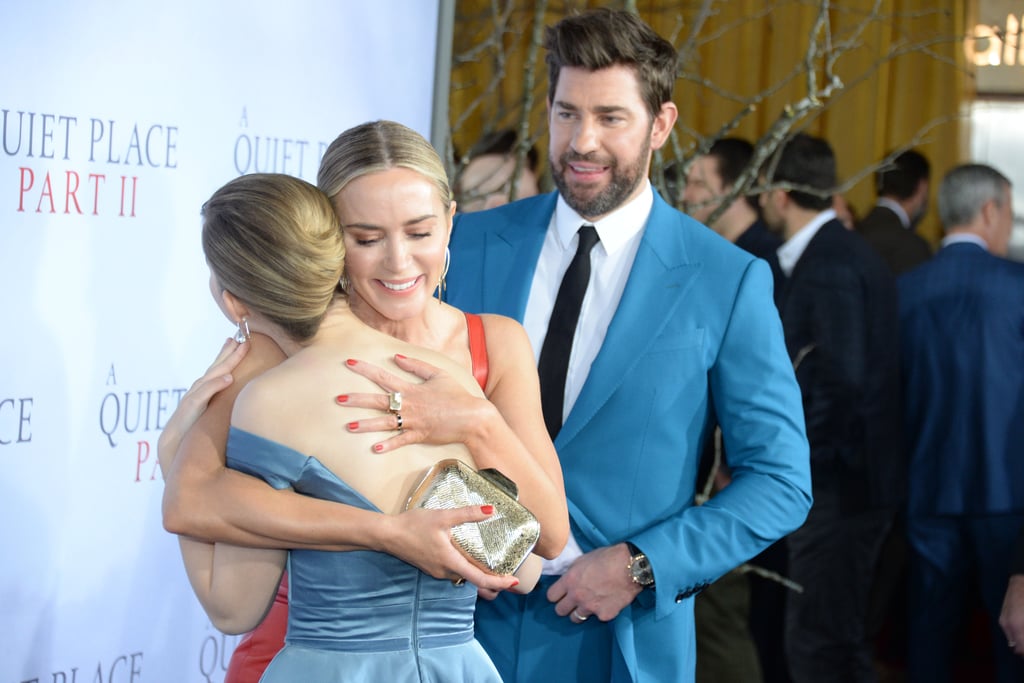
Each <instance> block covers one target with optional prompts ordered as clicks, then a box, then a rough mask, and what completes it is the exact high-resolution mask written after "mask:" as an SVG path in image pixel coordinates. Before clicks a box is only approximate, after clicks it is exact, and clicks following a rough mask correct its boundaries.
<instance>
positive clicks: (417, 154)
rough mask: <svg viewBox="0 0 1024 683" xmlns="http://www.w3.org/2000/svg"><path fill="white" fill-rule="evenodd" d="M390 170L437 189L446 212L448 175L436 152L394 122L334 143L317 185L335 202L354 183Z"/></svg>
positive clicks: (368, 126) (349, 133)
mask: <svg viewBox="0 0 1024 683" xmlns="http://www.w3.org/2000/svg"><path fill="white" fill-rule="evenodd" d="M392 168H407V169H409V170H412V171H415V172H417V173H419V174H420V175H422V176H423V177H424V178H426V179H427V180H429V181H430V182H432V183H433V184H434V186H435V187H436V188H437V194H438V197H440V199H441V203H442V205H443V206H444V208H445V210H448V208H449V207H450V206H451V203H452V189H451V186H450V185H449V184H448V174H447V173H446V172H445V169H444V164H443V163H442V162H441V157H439V156H438V154H437V151H436V150H434V148H433V147H432V146H431V144H430V143H429V142H427V140H426V138H424V137H423V136H422V135H420V134H419V133H417V132H416V131H414V130H413V129H412V128H409V127H408V126H403V125H402V124H400V123H395V122H394V121H371V122H369V123H364V124H361V125H358V126H355V127H353V128H349V129H348V130H346V131H345V132H344V133H342V134H341V135H339V136H338V137H337V138H335V139H334V142H332V143H331V144H330V146H329V147H328V148H327V151H325V152H324V156H323V159H322V160H321V161H320V172H319V174H318V175H317V185H318V186H319V187H320V189H321V190H323V191H324V193H325V194H326V195H327V196H328V197H330V198H331V199H332V200H335V199H336V198H337V196H338V193H339V192H341V191H342V190H344V189H345V186H346V185H348V184H349V183H350V182H352V181H353V180H356V179H357V178H361V177H362V176H365V175H369V174H371V173H379V172H381V171H387V170H389V169H392Z"/></svg>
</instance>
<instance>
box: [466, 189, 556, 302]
mask: <svg viewBox="0 0 1024 683" xmlns="http://www.w3.org/2000/svg"><path fill="white" fill-rule="evenodd" d="M557 198H558V195H557V194H556V193H551V194H548V195H545V196H544V197H543V198H541V199H540V200H539V201H534V202H529V203H525V206H524V205H523V203H520V204H518V205H517V204H512V205H511V206H518V208H519V209H520V210H518V211H510V212H508V213H507V214H506V215H505V219H504V223H503V224H502V225H500V226H498V228H497V230H495V231H494V232H493V233H490V234H488V235H487V240H486V243H485V245H484V253H483V268H484V281H485V282H486V283H488V284H487V286H485V287H484V292H483V303H484V306H483V310H485V311H488V312H491V313H499V314H501V315H506V316H508V317H510V318H515V319H516V320H520V321H521V320H522V319H523V316H524V314H525V313H526V301H527V298H528V297H529V295H530V285H531V284H532V283H533V272H534V271H535V270H536V269H537V259H538V258H539V256H540V249H541V246H543V244H544V235H545V234H546V233H547V229H548V223H550V221H551V215H552V214H553V213H554V211H555V202H556V200H557Z"/></svg>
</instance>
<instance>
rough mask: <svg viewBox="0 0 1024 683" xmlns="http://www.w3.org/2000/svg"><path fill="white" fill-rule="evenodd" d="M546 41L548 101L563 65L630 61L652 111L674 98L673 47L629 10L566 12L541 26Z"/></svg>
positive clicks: (594, 66)
mask: <svg viewBox="0 0 1024 683" xmlns="http://www.w3.org/2000/svg"><path fill="white" fill-rule="evenodd" d="M544 47H545V48H546V49H547V56H546V58H545V59H546V61H547V64H548V99H549V100H550V101H554V99H555V90H556V88H557V87H558V75H559V73H560V72H561V70H562V67H564V66H570V67H578V68H582V69H586V70H587V71H597V70H599V69H606V68H608V67H611V66H628V67H631V68H632V69H633V70H634V71H635V72H636V77H637V81H638V82H639V85H640V96H641V98H642V99H643V101H644V104H645V105H646V106H647V110H648V111H649V112H650V114H651V116H652V117H654V116H656V115H657V114H658V112H660V111H661V105H663V104H665V103H666V102H670V101H671V100H672V88H673V86H674V85H675V82H676V64H677V59H678V55H677V53H676V49H675V48H674V47H673V46H672V43H670V42H668V41H667V40H665V39H664V38H662V37H661V36H659V35H658V34H657V33H655V31H654V29H652V28H651V27H650V26H648V25H647V24H645V23H644V22H643V21H642V20H641V19H640V18H639V17H637V16H636V15H635V14H633V13H632V12H628V11H626V10H613V9H608V8H607V7H602V8H599V9H593V10H589V11H587V12H583V13H582V14H577V15H574V16H571V17H566V18H565V19H562V20H561V21H559V22H558V23H557V24H555V25H554V26H548V27H547V28H546V29H545V31H544Z"/></svg>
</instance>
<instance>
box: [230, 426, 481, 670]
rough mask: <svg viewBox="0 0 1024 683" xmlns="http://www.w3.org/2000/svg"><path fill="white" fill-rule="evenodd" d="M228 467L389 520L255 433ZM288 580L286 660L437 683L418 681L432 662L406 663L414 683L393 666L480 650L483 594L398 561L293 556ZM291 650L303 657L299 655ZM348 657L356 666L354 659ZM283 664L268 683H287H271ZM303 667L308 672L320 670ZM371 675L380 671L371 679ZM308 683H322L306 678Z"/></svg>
mask: <svg viewBox="0 0 1024 683" xmlns="http://www.w3.org/2000/svg"><path fill="white" fill-rule="evenodd" d="M227 459H228V466H229V467H231V468H232V469H236V470H239V471H241V472H245V473H247V474H251V475H254V476H257V477H260V478H262V479H264V480H265V481H266V482H267V483H269V484H270V485H271V486H273V487H275V488H278V489H281V488H288V487H291V488H293V489H294V490H295V491H296V492H298V493H301V494H303V495H308V496H313V497H316V498H320V499H324V500H330V501H335V502H338V503H344V504H347V505H351V506H354V507H358V508H362V509H365V510H372V511H375V512H380V510H379V509H378V508H377V507H376V506H375V505H373V503H371V502H370V501H369V500H367V499H366V498H365V497H364V496H362V495H361V494H360V493H359V492H358V491H355V490H354V489H353V488H352V487H350V486H349V485H348V484H346V483H345V482H344V481H342V480H341V479H340V478H338V477H337V476H336V475H335V474H334V473H333V472H331V471H330V470H329V469H327V468H326V467H325V466H324V465H323V464H322V463H321V462H320V461H319V460H317V459H316V458H314V457H311V456H307V455H304V454H302V453H300V452H298V451H295V450H293V449H291V448H288V447H287V446H284V445H282V444H280V443H277V442H274V441H271V440H268V439H265V438H263V437H260V436H257V435H255V434H252V433H250V432H246V431H244V430H241V429H237V428H234V427H232V428H231V432H230V435H229V438H228V449H227ZM288 578H289V584H290V585H289V605H290V606H289V621H288V635H287V637H286V639H285V641H286V644H287V645H288V647H286V648H285V650H283V651H282V653H283V654H282V656H284V657H285V659H287V657H288V656H291V657H295V656H296V652H295V651H294V649H295V648H298V649H299V650H303V651H308V650H321V651H328V652H331V653H335V655H334V656H333V657H332V656H331V655H324V654H321V655H320V657H321V658H323V657H324V656H326V657H327V658H328V659H329V660H331V661H333V664H332V666H334V665H338V662H339V661H342V660H344V661H347V662H349V664H344V662H342V663H343V664H344V665H343V666H341V668H340V669H335V670H336V671H342V672H343V673H344V675H346V676H349V677H351V675H352V671H353V669H352V667H351V666H350V664H351V660H352V659H353V657H355V658H357V659H359V660H360V661H359V666H360V667H362V668H361V669H360V671H361V672H362V673H361V674H360V676H366V675H371V673H372V672H374V671H376V672H377V675H385V673H386V675H388V676H397V678H393V679H390V680H432V679H431V678H430V676H426V677H422V678H421V677H418V676H421V675H422V671H423V668H424V667H423V664H422V662H411V663H409V662H406V663H408V664H410V666H412V667H413V668H412V669H410V670H419V671H420V674H417V677H406V676H405V675H403V674H402V673H400V672H399V671H397V670H395V669H394V661H392V660H395V657H396V656H397V657H398V659H399V660H402V661H404V660H406V659H408V658H409V657H412V658H413V659H416V658H418V654H415V653H421V652H423V651H427V650H432V649H437V648H442V649H444V648H448V647H449V646H457V645H463V644H471V645H472V647H473V650H474V651H475V650H479V646H478V645H477V644H476V642H475V641H474V640H473V610H474V606H475V604H476V589H475V588H474V587H472V586H471V585H468V584H467V585H463V586H459V587H456V586H454V585H452V583H451V581H448V580H439V579H434V578H432V577H430V576H428V575H427V574H424V573H423V572H421V571H420V570H419V569H417V568H416V567H414V566H412V565H410V564H407V563H406V562H404V561H402V560H400V559H398V558H397V557H394V556H392V555H388V554H385V553H381V552H376V551H363V550H357V551H347V552H330V551H317V550H292V551H290V552H289V557H288ZM289 649H292V650H293V651H292V652H291V653H289ZM341 653H350V654H351V655H353V657H349V658H347V659H346V658H344V657H342V656H341ZM371 653H379V654H381V655H386V657H385V658H384V659H379V658H378V660H374V659H373V658H372V657H371V658H370V660H372V661H367V658H366V655H368V654H371ZM403 653H405V654H403ZM479 653H480V656H482V657H483V659H484V662H485V663H486V667H487V668H489V667H490V666H491V665H490V662H489V660H486V656H485V655H483V654H482V650H479ZM282 656H279V657H278V659H281V658H282ZM339 658H340V659H339ZM385 660H386V661H387V662H388V663H387V664H386V666H387V667H388V668H387V669H386V670H376V669H373V668H372V666H375V664H373V662H374V661H376V662H377V663H378V664H380V663H381V662H384V661H385ZM278 664H279V663H278V662H277V661H276V660H275V663H272V664H271V667H270V668H269V669H268V670H267V676H266V677H265V678H266V680H286V675H284V674H281V675H280V677H274V676H272V675H271V674H272V673H274V671H275V666H276V665H278ZM302 665H303V666H305V667H307V669H308V667H309V666H310V663H309V662H304V663H303V664H302ZM368 665H369V666H371V668H370V669H368V670H367V669H366V668H365V667H366V666H368ZM463 665H465V662H463ZM475 667H476V665H475V664H473V665H472V666H471V667H470V670H472V671H475V670H476V668H475ZM278 668H280V667H279V666H278ZM314 668H316V666H314ZM428 668H429V667H428ZM306 673H307V674H308V673H309V672H308V670H307V671H306ZM331 675H335V674H331ZM303 680H314V679H312V678H307V677H305V676H304V678H303ZM325 680H326V674H325ZM365 680H369V679H365ZM381 680H383V679H381ZM468 680H481V681H489V680H497V678H496V676H495V678H494V679H492V678H491V677H490V673H489V672H486V671H484V672H483V673H482V674H481V675H480V676H477V675H475V674H472V673H471V674H470V678H469V679H468Z"/></svg>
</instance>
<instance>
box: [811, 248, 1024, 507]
mask: <svg viewBox="0 0 1024 683" xmlns="http://www.w3.org/2000/svg"><path fill="white" fill-rule="evenodd" d="M899 293H900V325H901V334H902V342H901V343H902V347H903V361H902V365H903V374H904V377H905V381H904V386H905V391H906V401H905V405H906V432H907V437H908V439H909V441H910V444H911V446H912V448H911V454H910V457H911V465H910V466H911V471H912V472H913V478H912V480H911V483H910V500H909V509H908V513H909V514H910V515H912V516H913V515H923V516H934V515H965V514H967V515H970V514H1001V513H1020V512H1022V511H1024V264H1021V263H1016V262H1014V261H1008V260H1006V259H1002V258H999V257H996V256H993V255H991V254H989V253H988V252H987V251H985V250H984V249H982V248H981V247H980V246H977V245H975V244H967V243H957V244H951V245H949V246H947V247H944V248H942V249H940V250H939V253H938V254H936V256H935V257H934V258H933V259H932V260H931V261H929V262H928V263H926V264H925V265H923V266H921V267H919V268H916V269H915V270H912V271H910V272H909V273H907V274H905V275H903V276H902V277H901V278H900V279H899ZM808 427H810V425H808ZM812 444H813V441H812Z"/></svg>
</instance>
